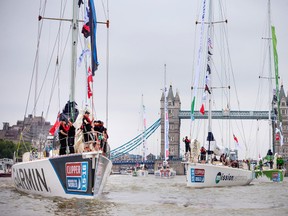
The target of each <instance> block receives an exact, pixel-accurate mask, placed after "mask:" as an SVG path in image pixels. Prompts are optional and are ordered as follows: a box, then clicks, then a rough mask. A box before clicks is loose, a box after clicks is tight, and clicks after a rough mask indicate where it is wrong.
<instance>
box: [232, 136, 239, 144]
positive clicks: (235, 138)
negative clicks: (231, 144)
mask: <svg viewBox="0 0 288 216" xmlns="http://www.w3.org/2000/svg"><path fill="white" fill-rule="evenodd" d="M233 138H234V140H235V142H236V143H237V144H238V139H237V137H236V136H235V135H234V134H233Z"/></svg>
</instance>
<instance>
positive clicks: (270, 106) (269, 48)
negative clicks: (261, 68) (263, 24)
mask: <svg viewBox="0 0 288 216" xmlns="http://www.w3.org/2000/svg"><path fill="white" fill-rule="evenodd" d="M271 41H272V34H271V2H270V0H268V50H269V51H268V52H269V57H268V59H269V74H268V80H269V88H268V91H269V92H268V100H269V101H268V104H269V147H270V149H273V144H272V119H271V111H272V110H273V103H272V96H271V94H272V60H271V58H272V51H271ZM273 152H274V150H273Z"/></svg>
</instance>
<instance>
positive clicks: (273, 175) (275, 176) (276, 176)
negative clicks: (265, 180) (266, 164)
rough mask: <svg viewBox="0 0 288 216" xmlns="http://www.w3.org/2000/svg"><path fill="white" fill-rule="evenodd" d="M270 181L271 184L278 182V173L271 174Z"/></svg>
mask: <svg viewBox="0 0 288 216" xmlns="http://www.w3.org/2000/svg"><path fill="white" fill-rule="evenodd" d="M272 181H273V182H280V173H278V172H274V173H272Z"/></svg>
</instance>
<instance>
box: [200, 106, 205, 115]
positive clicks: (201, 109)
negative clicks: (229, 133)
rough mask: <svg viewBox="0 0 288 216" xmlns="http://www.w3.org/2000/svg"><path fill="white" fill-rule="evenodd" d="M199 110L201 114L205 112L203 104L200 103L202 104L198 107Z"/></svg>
mask: <svg viewBox="0 0 288 216" xmlns="http://www.w3.org/2000/svg"><path fill="white" fill-rule="evenodd" d="M200 112H201V113H202V115H204V114H205V109H204V104H202V106H201V108H200Z"/></svg>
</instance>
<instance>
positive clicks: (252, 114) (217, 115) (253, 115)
mask: <svg viewBox="0 0 288 216" xmlns="http://www.w3.org/2000/svg"><path fill="white" fill-rule="evenodd" d="M178 117H179V119H190V118H191V111H182V110H180V111H179V115H178ZM274 117H275V116H274V115H273V112H271V118H272V119H273V118H274ZM194 118H195V119H208V113H205V114H204V115H203V114H202V113H200V112H199V111H195V112H194ZM212 119H239V120H240V119H242V120H264V119H269V111H230V110H222V111H212Z"/></svg>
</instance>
